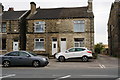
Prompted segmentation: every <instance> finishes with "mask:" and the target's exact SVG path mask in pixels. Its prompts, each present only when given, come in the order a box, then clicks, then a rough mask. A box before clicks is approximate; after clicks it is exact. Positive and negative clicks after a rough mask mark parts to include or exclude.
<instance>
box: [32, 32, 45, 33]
mask: <svg viewBox="0 0 120 80" xmlns="http://www.w3.org/2000/svg"><path fill="white" fill-rule="evenodd" d="M34 33H45V32H34Z"/></svg>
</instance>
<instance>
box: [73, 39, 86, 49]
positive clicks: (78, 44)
mask: <svg viewBox="0 0 120 80" xmlns="http://www.w3.org/2000/svg"><path fill="white" fill-rule="evenodd" d="M74 45H75V47H84V38H75V39H74Z"/></svg>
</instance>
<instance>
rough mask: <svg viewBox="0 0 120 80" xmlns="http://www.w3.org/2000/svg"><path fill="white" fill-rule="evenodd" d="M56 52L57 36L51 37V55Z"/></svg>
mask: <svg viewBox="0 0 120 80" xmlns="http://www.w3.org/2000/svg"><path fill="white" fill-rule="evenodd" d="M57 52H58V45H57V38H54V39H52V55H54V54H55V53H57Z"/></svg>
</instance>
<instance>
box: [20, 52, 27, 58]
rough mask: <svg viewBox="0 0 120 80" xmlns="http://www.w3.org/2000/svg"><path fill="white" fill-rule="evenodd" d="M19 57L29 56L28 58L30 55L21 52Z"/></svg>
mask: <svg viewBox="0 0 120 80" xmlns="http://www.w3.org/2000/svg"><path fill="white" fill-rule="evenodd" d="M19 56H23V57H27V56H28V54H27V53H25V52H19Z"/></svg>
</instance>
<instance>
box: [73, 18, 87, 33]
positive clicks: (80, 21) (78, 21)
mask: <svg viewBox="0 0 120 80" xmlns="http://www.w3.org/2000/svg"><path fill="white" fill-rule="evenodd" d="M73 23H74V32H85V20H74V21H73ZM75 24H79V25H82V24H83V25H84V30H83V31H75ZM78 27H81V26H78Z"/></svg>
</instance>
